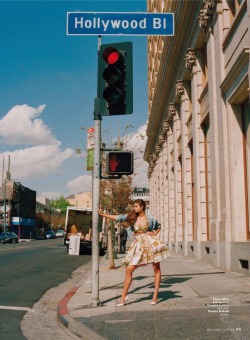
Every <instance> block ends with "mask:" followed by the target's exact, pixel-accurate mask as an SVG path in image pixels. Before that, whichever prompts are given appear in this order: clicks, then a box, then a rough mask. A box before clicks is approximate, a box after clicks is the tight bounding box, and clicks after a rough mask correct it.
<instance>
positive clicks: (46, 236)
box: [45, 230, 56, 238]
mask: <svg viewBox="0 0 250 340" xmlns="http://www.w3.org/2000/svg"><path fill="white" fill-rule="evenodd" d="M45 238H56V234H55V233H54V231H53V230H49V231H46V233H45Z"/></svg>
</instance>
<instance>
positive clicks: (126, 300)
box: [116, 295, 128, 307]
mask: <svg viewBox="0 0 250 340" xmlns="http://www.w3.org/2000/svg"><path fill="white" fill-rule="evenodd" d="M127 303H128V295H127V296H126V297H125V300H124V301H123V303H118V305H116V306H117V307H123V306H124V305H126V304H127Z"/></svg>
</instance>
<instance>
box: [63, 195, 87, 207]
mask: <svg viewBox="0 0 250 340" xmlns="http://www.w3.org/2000/svg"><path fill="white" fill-rule="evenodd" d="M66 200H67V201H68V202H69V204H71V205H72V206H74V207H79V208H92V192H90V191H87V192H81V193H78V194H72V195H70V196H68V197H66Z"/></svg>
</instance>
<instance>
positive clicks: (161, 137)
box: [159, 133, 165, 146]
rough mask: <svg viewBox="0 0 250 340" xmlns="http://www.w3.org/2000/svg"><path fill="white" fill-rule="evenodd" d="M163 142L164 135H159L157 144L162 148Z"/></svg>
mask: <svg viewBox="0 0 250 340" xmlns="http://www.w3.org/2000/svg"><path fill="white" fill-rule="evenodd" d="M164 142H165V135H164V133H161V134H160V136H159V144H160V146H162V144H163V143H164Z"/></svg>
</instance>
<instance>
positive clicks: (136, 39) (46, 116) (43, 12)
mask: <svg viewBox="0 0 250 340" xmlns="http://www.w3.org/2000/svg"><path fill="white" fill-rule="evenodd" d="M67 12H116V13H117V12H138V13H140V12H146V0H138V1H136V0H125V1H123V0H111V1H106V0H99V1H97V0H91V1H85V0H79V1H64V0H60V1H46V0H44V1H35V0H34V1H11V0H8V1H0V49H1V63H0V169H1V176H2V173H4V174H5V173H6V170H7V164H8V158H9V157H10V172H11V177H12V179H16V180H19V181H20V182H21V184H22V185H24V186H26V187H28V188H30V189H32V190H35V191H36V192H37V200H40V201H41V200H42V198H43V197H47V198H50V199H55V198H57V197H60V196H61V195H63V196H64V197H67V196H68V195H70V194H74V193H79V192H83V191H91V185H92V173H91V172H90V171H87V169H86V157H85V151H86V143H87V136H86V131H87V129H88V128H89V127H93V126H94V119H93V110H94V99H95V97H96V93H97V65H98V62H97V51H98V37H97V36H90V35H82V36H69V35H66V25H67ZM122 41H131V42H132V43H133V68H134V73H133V76H134V113H133V114H131V115H124V116H112V117H103V119H102V121H101V131H102V132H101V134H102V140H103V141H104V142H106V144H107V146H112V143H114V141H115V140H116V139H117V138H118V137H119V138H121V139H125V140H126V141H127V142H126V144H127V148H128V149H131V150H132V151H135V158H136V160H135V162H136V164H135V168H136V169H135V175H134V185H135V186H138V187H148V182H147V176H146V172H147V165H146V163H145V162H143V160H142V156H143V148H144V145H145V141H146V137H145V128H146V122H147V117H148V109H147V108H148V103H147V97H148V94H147V37H146V36H120V35H119V36H118V35H114V36H104V35H103V36H102V37H101V43H102V44H108V43H114V42H122ZM76 149H81V150H82V154H81V155H79V154H77V153H76V152H75V150H76ZM3 159H4V161H3ZM4 177H5V175H4Z"/></svg>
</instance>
